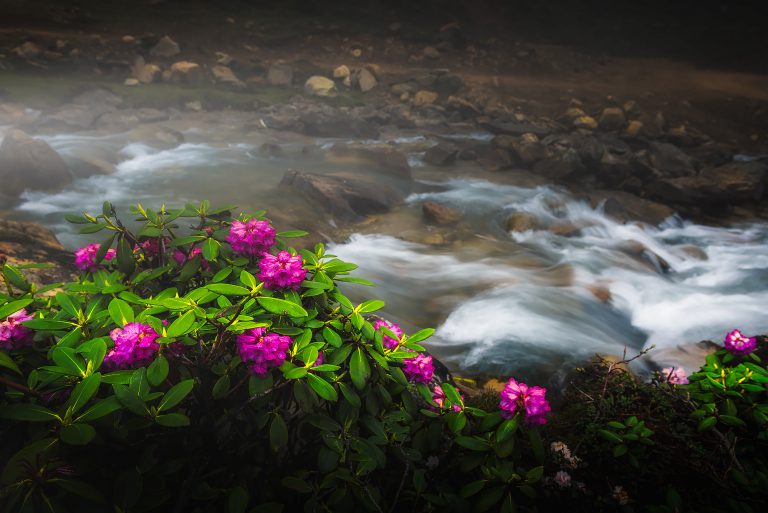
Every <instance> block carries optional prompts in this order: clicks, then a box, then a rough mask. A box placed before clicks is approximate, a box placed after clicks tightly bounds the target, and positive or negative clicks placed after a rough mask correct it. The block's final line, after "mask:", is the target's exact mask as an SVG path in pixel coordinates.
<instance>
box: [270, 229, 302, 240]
mask: <svg viewBox="0 0 768 513" xmlns="http://www.w3.org/2000/svg"><path fill="white" fill-rule="evenodd" d="M307 235H309V233H307V232H305V231H303V230H288V231H285V232H279V233H278V234H277V236H278V237H283V238H286V239H287V238H292V237H305V236H307Z"/></svg>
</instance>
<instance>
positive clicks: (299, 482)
mask: <svg viewBox="0 0 768 513" xmlns="http://www.w3.org/2000/svg"><path fill="white" fill-rule="evenodd" d="M280 484H282V485H283V486H284V487H286V488H289V489H291V490H294V491H296V492H298V493H312V490H313V488H312V486H310V485H309V484H308V483H307V482H306V481H305V480H303V479H299V478H298V477H294V476H285V477H284V478H283V479H282V480H281V481H280Z"/></svg>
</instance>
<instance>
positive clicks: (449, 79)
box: [434, 73, 466, 95]
mask: <svg viewBox="0 0 768 513" xmlns="http://www.w3.org/2000/svg"><path fill="white" fill-rule="evenodd" d="M464 87H466V84H465V83H464V79H463V78H461V76H460V75H456V74H455V73H446V74H445V75H440V76H439V77H437V80H436V81H435V85H434V88H435V90H437V91H438V92H439V93H443V94H449V95H450V94H456V93H458V92H459V91H461V90H462V89H464Z"/></svg>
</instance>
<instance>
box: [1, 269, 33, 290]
mask: <svg viewBox="0 0 768 513" xmlns="http://www.w3.org/2000/svg"><path fill="white" fill-rule="evenodd" d="M2 269H3V277H5V279H6V280H8V281H9V282H10V283H11V285H13V286H14V287H16V288H17V289H19V290H23V291H27V292H28V291H29V290H30V288H31V285H30V284H29V282H28V281H27V280H25V279H24V275H23V274H21V273H20V272H19V271H18V270H17V269H16V268H15V267H13V266H12V265H9V264H5V265H4V266H3V268H2Z"/></svg>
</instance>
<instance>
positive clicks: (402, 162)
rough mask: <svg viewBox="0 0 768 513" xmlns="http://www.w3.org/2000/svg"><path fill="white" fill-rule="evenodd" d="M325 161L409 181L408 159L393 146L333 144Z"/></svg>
mask: <svg viewBox="0 0 768 513" xmlns="http://www.w3.org/2000/svg"><path fill="white" fill-rule="evenodd" d="M326 160H328V161H330V162H335V163H339V164H352V165H357V166H363V167H372V168H374V169H377V170H379V171H384V172H386V173H388V174H392V175H395V176H398V177H400V178H405V179H408V180H410V179H411V166H410V164H408V158H407V157H406V156H405V154H404V153H403V152H401V151H400V150H398V149H397V148H396V147H395V146H394V145H389V144H375V145H372V144H355V143H350V144H343V143H340V144H334V145H333V146H332V147H331V149H329V150H328V152H327V153H326Z"/></svg>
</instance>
